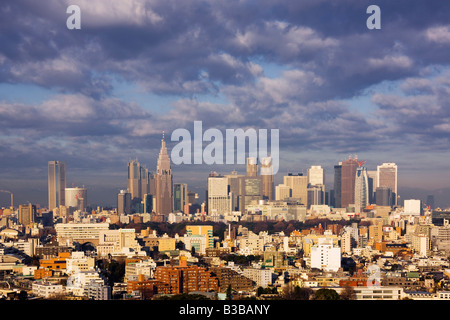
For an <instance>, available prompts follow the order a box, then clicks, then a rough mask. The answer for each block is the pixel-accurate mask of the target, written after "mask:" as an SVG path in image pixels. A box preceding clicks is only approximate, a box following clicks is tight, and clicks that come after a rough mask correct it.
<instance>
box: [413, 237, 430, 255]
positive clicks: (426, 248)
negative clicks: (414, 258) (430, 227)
mask: <svg viewBox="0 0 450 320" xmlns="http://www.w3.org/2000/svg"><path fill="white" fill-rule="evenodd" d="M412 247H413V249H414V251H415V252H416V253H417V254H418V255H420V256H422V257H426V256H428V254H429V253H430V249H431V243H430V238H429V237H428V236H426V235H423V234H419V235H413V237H412Z"/></svg>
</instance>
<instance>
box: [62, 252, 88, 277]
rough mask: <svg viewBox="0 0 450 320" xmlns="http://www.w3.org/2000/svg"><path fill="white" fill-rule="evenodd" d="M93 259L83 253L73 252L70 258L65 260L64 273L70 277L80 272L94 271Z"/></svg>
mask: <svg viewBox="0 0 450 320" xmlns="http://www.w3.org/2000/svg"><path fill="white" fill-rule="evenodd" d="M94 268H95V258H93V257H87V256H85V255H84V252H83V251H74V252H72V254H71V257H70V258H68V259H66V273H67V274H68V275H71V274H73V273H77V272H80V271H89V270H94Z"/></svg>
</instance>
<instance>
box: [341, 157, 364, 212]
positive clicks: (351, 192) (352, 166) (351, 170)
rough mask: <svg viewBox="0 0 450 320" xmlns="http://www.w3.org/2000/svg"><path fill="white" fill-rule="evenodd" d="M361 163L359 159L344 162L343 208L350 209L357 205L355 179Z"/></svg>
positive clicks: (342, 177)
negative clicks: (349, 206) (350, 206)
mask: <svg viewBox="0 0 450 320" xmlns="http://www.w3.org/2000/svg"><path fill="white" fill-rule="evenodd" d="M359 165H360V163H359V162H358V160H357V158H356V157H355V158H351V157H349V158H348V159H347V160H345V161H342V169H341V170H342V171H341V207H342V208H345V207H348V205H350V204H354V203H355V178H356V169H357V168H358V167H359Z"/></svg>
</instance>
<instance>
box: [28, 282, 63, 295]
mask: <svg viewBox="0 0 450 320" xmlns="http://www.w3.org/2000/svg"><path fill="white" fill-rule="evenodd" d="M32 293H33V294H34V295H35V296H38V297H44V298H49V297H51V296H53V295H56V294H61V293H64V287H63V285H62V284H54V283H50V282H45V281H42V280H37V281H34V282H33V284H32Z"/></svg>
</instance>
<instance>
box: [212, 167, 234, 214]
mask: <svg viewBox="0 0 450 320" xmlns="http://www.w3.org/2000/svg"><path fill="white" fill-rule="evenodd" d="M228 190H229V187H228V178H227V177H223V176H210V177H208V213H209V214H212V213H213V212H215V213H217V214H222V215H227V214H229V213H230V212H231V211H232V201H231V198H230V195H229V193H228Z"/></svg>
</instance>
